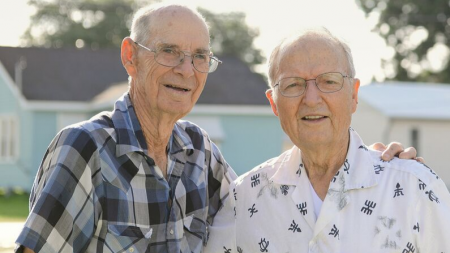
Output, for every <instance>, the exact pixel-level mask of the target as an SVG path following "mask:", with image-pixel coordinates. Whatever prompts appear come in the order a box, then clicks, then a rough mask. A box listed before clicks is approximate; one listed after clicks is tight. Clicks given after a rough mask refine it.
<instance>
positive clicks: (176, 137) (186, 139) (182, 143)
mask: <svg viewBox="0 0 450 253" xmlns="http://www.w3.org/2000/svg"><path fill="white" fill-rule="evenodd" d="M183 122H185V121H184V120H179V121H177V123H175V126H174V127H173V131H172V136H170V141H169V153H170V154H175V153H178V152H180V151H182V150H194V145H193V144H192V139H191V137H190V136H189V134H188V132H187V131H186V124H183Z"/></svg>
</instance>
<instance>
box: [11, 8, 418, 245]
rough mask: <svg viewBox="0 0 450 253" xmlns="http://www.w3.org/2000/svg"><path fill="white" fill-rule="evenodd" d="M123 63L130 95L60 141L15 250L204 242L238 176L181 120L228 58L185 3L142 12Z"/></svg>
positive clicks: (39, 179) (48, 158)
mask: <svg viewBox="0 0 450 253" xmlns="http://www.w3.org/2000/svg"><path fill="white" fill-rule="evenodd" d="M121 59H122V63H123V65H124V67H125V69H126V71H127V72H128V75H129V83H130V89H129V91H128V92H127V93H125V94H124V95H123V96H122V97H121V98H119V99H118V100H117V102H116V104H115V107H114V110H113V111H112V112H103V113H100V114H98V115H96V116H95V117H93V118H92V119H90V120H88V121H85V122H81V123H79V124H75V125H72V126H69V127H67V128H65V129H64V130H62V131H61V132H60V133H58V135H57V136H56V137H55V138H54V140H53V141H52V143H51V144H50V146H49V148H48V150H47V152H46V154H45V156H44V159H43V161H42V164H41V167H40V169H39V171H38V174H37V176H36V180H35V183H34V185H33V189H32V193H31V197H30V215H29V217H28V219H27V222H26V224H25V226H24V228H23V230H22V232H21V234H20V235H19V238H18V239H17V244H18V247H17V249H16V252H176V253H179V252H183V253H184V252H201V251H202V249H203V246H204V244H206V242H207V239H208V226H210V225H211V224H213V218H214V216H215V214H216V213H217V211H218V209H219V208H220V207H221V206H222V202H221V200H222V199H224V198H225V197H226V195H227V194H228V189H229V184H230V182H231V181H233V180H234V179H235V178H236V175H235V173H234V172H233V170H232V169H231V168H230V167H229V166H228V164H227V163H226V161H225V160H224V158H223V157H222V154H221V153H220V151H219V150H218V149H217V147H216V146H215V144H214V143H212V142H211V140H210V139H209V137H208V135H207V133H206V132H205V131H203V130H202V129H200V128H199V127H198V126H196V125H194V124H192V123H190V122H187V121H182V120H180V119H181V118H182V117H183V116H185V115H186V114H187V113H189V111H190V110H191V109H192V107H193V106H194V104H195V103H196V101H197V99H198V98H199V96H200V94H201V92H202V90H203V87H204V85H205V82H206V77H207V75H208V73H211V72H213V71H214V70H215V69H216V68H217V66H218V64H219V63H220V60H219V59H218V58H216V57H214V56H213V55H212V53H211V52H210V50H209V32H208V27H207V25H206V23H205V21H204V19H203V17H201V15H200V14H198V13H197V12H196V11H194V10H191V9H189V8H187V7H184V6H178V5H159V6H150V7H147V8H144V9H141V10H140V11H139V12H138V13H137V14H136V15H135V17H134V20H133V24H132V28H131V35H130V37H127V38H125V39H124V40H123V43H122V53H121ZM394 149H396V150H400V149H401V146H400V145H396V146H395V145H394ZM388 153H389V154H388V156H392V154H393V153H395V151H392V150H391V151H390V152H388ZM408 154H409V156H413V157H414V156H415V151H414V150H413V152H412V153H411V152H409V153H408ZM408 154H407V155H408Z"/></svg>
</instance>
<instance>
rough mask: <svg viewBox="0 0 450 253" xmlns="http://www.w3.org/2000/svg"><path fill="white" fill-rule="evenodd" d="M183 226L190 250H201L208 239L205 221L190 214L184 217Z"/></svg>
mask: <svg viewBox="0 0 450 253" xmlns="http://www.w3.org/2000/svg"><path fill="white" fill-rule="evenodd" d="M183 226H184V235H185V236H184V239H185V240H187V244H188V245H189V249H190V251H193V252H201V251H202V248H203V245H206V242H207V239H208V235H207V227H206V223H205V221H203V220H202V219H200V218H198V217H196V216H195V215H190V216H187V217H186V218H184V219H183Z"/></svg>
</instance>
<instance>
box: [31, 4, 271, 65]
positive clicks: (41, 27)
mask: <svg viewBox="0 0 450 253" xmlns="http://www.w3.org/2000/svg"><path fill="white" fill-rule="evenodd" d="M151 2H157V0H29V3H30V4H31V5H32V6H35V7H36V10H37V12H36V13H35V14H34V15H33V16H32V18H31V24H30V27H29V28H28V30H27V31H26V33H25V35H24V39H25V41H26V42H27V45H28V46H40V47H54V48H60V47H74V46H78V47H82V46H84V47H90V48H92V49H97V48H108V47H115V48H118V47H120V44H121V42H122V39H123V38H124V37H126V36H129V34H130V31H129V29H130V26H131V19H132V15H133V13H134V12H135V11H136V10H137V9H138V8H139V7H142V6H143V5H145V4H149V3H151ZM199 11H200V12H201V13H202V14H203V15H204V16H205V19H206V21H207V22H208V24H209V25H210V33H211V38H212V50H213V52H214V53H215V54H219V55H233V56H237V57H239V58H240V59H242V60H243V61H244V62H247V63H248V64H251V65H252V64H260V63H263V62H264V60H265V59H264V57H263V56H262V53H261V50H259V49H256V48H254V47H253V40H254V39H255V38H256V37H257V36H258V35H259V32H258V30H257V29H254V28H250V27H249V26H247V25H246V23H245V14H244V13H241V12H232V13H221V14H215V13H212V12H210V11H207V10H205V9H199Z"/></svg>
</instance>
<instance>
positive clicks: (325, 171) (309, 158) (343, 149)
mask: <svg viewBox="0 0 450 253" xmlns="http://www.w3.org/2000/svg"><path fill="white" fill-rule="evenodd" d="M349 138H350V137H349V136H347V138H346V140H342V141H341V142H339V143H335V144H334V143H333V144H331V145H329V144H327V145H323V146H322V147H314V148H303V149H302V148H300V150H302V160H303V164H304V165H305V169H306V172H307V174H308V178H309V181H310V182H311V185H312V186H313V188H314V190H315V191H316V193H317V195H318V196H319V197H320V198H321V199H322V200H324V199H325V197H326V194H327V192H328V188H329V186H330V182H331V180H332V179H333V177H334V176H335V175H336V173H337V171H338V170H339V169H340V168H341V167H342V165H343V164H344V162H345V158H346V157H347V151H348V146H349ZM342 143H347V145H342Z"/></svg>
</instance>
